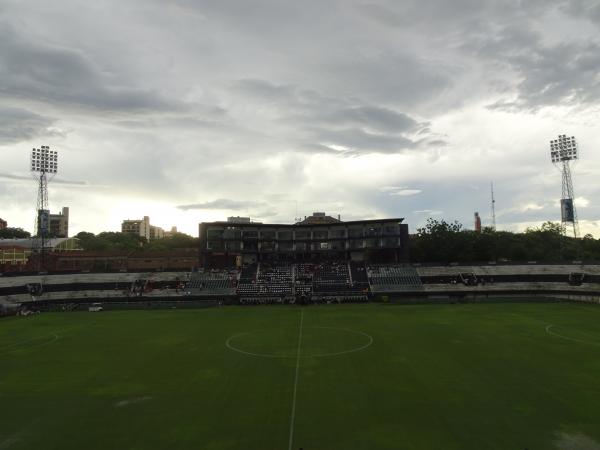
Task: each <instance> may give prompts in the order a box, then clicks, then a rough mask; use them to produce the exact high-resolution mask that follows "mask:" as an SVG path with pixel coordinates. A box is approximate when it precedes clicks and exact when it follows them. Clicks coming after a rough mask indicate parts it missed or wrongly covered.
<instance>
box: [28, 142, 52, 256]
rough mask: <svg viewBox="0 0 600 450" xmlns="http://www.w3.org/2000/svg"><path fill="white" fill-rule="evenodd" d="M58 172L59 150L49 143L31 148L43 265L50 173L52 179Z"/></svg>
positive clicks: (48, 212) (37, 229)
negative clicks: (51, 148)
mask: <svg viewBox="0 0 600 450" xmlns="http://www.w3.org/2000/svg"><path fill="white" fill-rule="evenodd" d="M57 172H58V152H56V151H52V150H50V147H48V146H47V145H42V146H41V147H40V148H34V149H33V150H31V174H32V175H33V176H34V178H35V179H36V180H37V181H38V193H37V209H36V221H35V230H36V233H35V234H36V236H37V237H38V239H37V242H36V250H37V251H38V252H39V253H40V258H41V265H42V266H43V262H44V251H45V241H46V239H47V237H48V226H49V223H48V216H49V214H50V211H49V209H48V175H49V176H50V179H52V177H54V175H56V173H57Z"/></svg>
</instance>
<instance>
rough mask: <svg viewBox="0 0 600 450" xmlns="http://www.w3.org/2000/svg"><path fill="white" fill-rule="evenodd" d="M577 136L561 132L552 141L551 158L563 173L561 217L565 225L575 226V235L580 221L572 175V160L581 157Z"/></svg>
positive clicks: (576, 236)
mask: <svg viewBox="0 0 600 450" xmlns="http://www.w3.org/2000/svg"><path fill="white" fill-rule="evenodd" d="M578 153H579V152H578V149H577V142H576V141H575V136H570V137H569V136H566V135H564V134H561V135H559V136H558V139H555V140H553V141H550V158H551V160H552V163H553V164H554V165H555V166H556V167H557V168H558V169H559V170H560V171H561V173H562V197H561V199H560V217H561V223H562V225H563V227H565V230H566V225H565V224H571V225H572V226H573V237H575V238H578V237H579V222H578V220H577V210H576V208H575V193H574V192H573V179H572V177H571V167H570V161H575V160H577V159H578V158H579V155H578Z"/></svg>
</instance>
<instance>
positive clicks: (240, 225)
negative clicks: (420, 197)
mask: <svg viewBox="0 0 600 450" xmlns="http://www.w3.org/2000/svg"><path fill="white" fill-rule="evenodd" d="M403 220H404V218H403V217H402V218H398V217H396V218H390V219H372V220H350V221H348V222H343V221H342V222H335V223H310V224H306V223H302V222H298V223H293V224H289V223H231V222H224V221H217V222H202V223H201V224H200V225H217V226H230V227H231V226H235V227H238V228H260V227H264V228H269V227H278V228H304V227H330V226H332V225H334V226H335V225H367V224H383V223H390V222H397V223H401V222H402V221H403Z"/></svg>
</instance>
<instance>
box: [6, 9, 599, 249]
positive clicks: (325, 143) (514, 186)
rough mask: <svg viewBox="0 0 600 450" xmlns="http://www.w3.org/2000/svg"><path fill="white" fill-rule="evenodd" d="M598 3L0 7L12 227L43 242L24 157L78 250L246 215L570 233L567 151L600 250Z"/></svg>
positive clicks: (584, 217) (583, 218)
mask: <svg viewBox="0 0 600 450" xmlns="http://www.w3.org/2000/svg"><path fill="white" fill-rule="evenodd" d="M599 28H600V3H599V2H598V1H597V0H570V1H569V0H556V1H555V0H527V1H525V0H521V1H508V0H503V1H498V0H453V1H448V0H402V1H400V0H390V1H387V0H374V1H370V0H365V1H359V0H356V1H354V0H344V1H341V0H303V1H301V2H299V1H287V0H256V1H255V0H219V1H192V0H170V1H169V0H160V1H159V0H128V1H126V2H124V1H121V0H98V1H94V2H80V1H69V0H54V1H52V2H48V1H27V0H1V1H0V217H1V218H3V219H4V220H7V221H8V225H9V226H14V227H22V228H24V229H27V230H29V231H33V225H34V220H35V208H36V195H37V186H36V182H35V180H34V178H33V177H32V175H31V173H30V172H29V157H30V156H29V155H30V152H31V149H32V148H34V147H36V148H38V147H40V146H41V145H48V146H50V148H51V150H57V151H58V152H59V173H58V174H57V175H56V176H55V177H54V179H53V180H52V181H51V182H50V187H49V203H50V209H51V210H52V211H53V212H58V211H60V209H61V208H62V207H63V206H68V207H70V234H71V235H74V234H76V233H78V232H80V231H90V232H93V233H99V232H101V231H120V226H121V222H122V221H123V220H124V219H136V218H141V217H142V216H145V215H147V216H150V219H151V223H152V224H153V225H157V226H161V227H163V228H165V229H170V228H171V226H177V227H178V229H179V230H180V231H183V232H186V233H189V234H191V235H197V233H198V223H199V222H202V221H215V220H225V219H226V218H227V217H228V216H238V215H239V216H249V217H251V218H252V219H253V220H256V221H262V222H272V223H293V221H294V220H295V218H298V217H302V218H303V217H304V216H306V215H310V214H311V213H312V212H313V211H324V212H327V213H328V214H330V215H333V216H337V215H338V214H339V215H340V216H341V218H342V220H359V219H372V218H389V217H403V218H405V222H406V223H408V224H409V229H410V231H411V232H415V231H416V229H417V228H418V227H421V226H423V225H424V224H425V222H426V221H427V219H428V218H430V217H431V218H434V219H445V220H447V221H454V220H458V221H459V222H461V223H463V224H464V226H465V228H473V214H474V212H475V211H478V212H479V214H480V216H481V218H482V222H483V225H484V226H486V225H490V224H491V208H490V201H491V199H490V183H492V182H493V184H494V192H495V200H496V222H497V228H498V229H500V230H509V231H522V230H524V229H525V228H527V227H532V226H534V227H535V226H539V225H540V224H541V223H543V222H544V221H547V220H552V221H560V206H559V201H560V200H559V199H560V197H561V174H560V172H559V170H558V169H557V168H556V167H554V166H553V165H552V163H551V162H550V154H549V153H550V149H549V141H550V140H552V139H556V137H557V136H558V135H559V134H567V135H572V136H575V137H576V138H577V141H578V144H579V152H580V161H578V162H577V163H576V164H574V165H573V167H572V170H573V183H574V188H575V197H576V207H577V212H578V215H579V220H580V228H581V232H582V234H585V233H592V234H593V235H594V236H595V237H596V238H600V203H599V202H600V200H599V199H600V183H598V179H599V178H600V153H598V152H597V151H595V150H596V148H595V146H596V143H597V141H598V137H599V135H600V125H599V123H600V121H599V118H600V117H599V116H600V114H599V113H600V109H599V100H600V33H599V31H600V30H599Z"/></svg>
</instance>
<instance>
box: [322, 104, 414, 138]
mask: <svg viewBox="0 0 600 450" xmlns="http://www.w3.org/2000/svg"><path fill="white" fill-rule="evenodd" d="M319 119H323V120H324V121H326V122H329V123H331V124H333V125H355V126H362V127H367V128H371V129H373V130H377V131H382V132H392V133H401V132H405V131H412V130H414V129H415V128H417V126H419V123H418V122H417V121H416V120H415V119H413V118H412V117H410V116H408V115H407V114H404V113H399V112H396V111H393V110H391V109H388V108H382V107H379V106H371V105H368V106H357V107H353V108H346V109H340V110H334V111H331V112H329V113H326V114H324V115H322V116H321V117H319Z"/></svg>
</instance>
